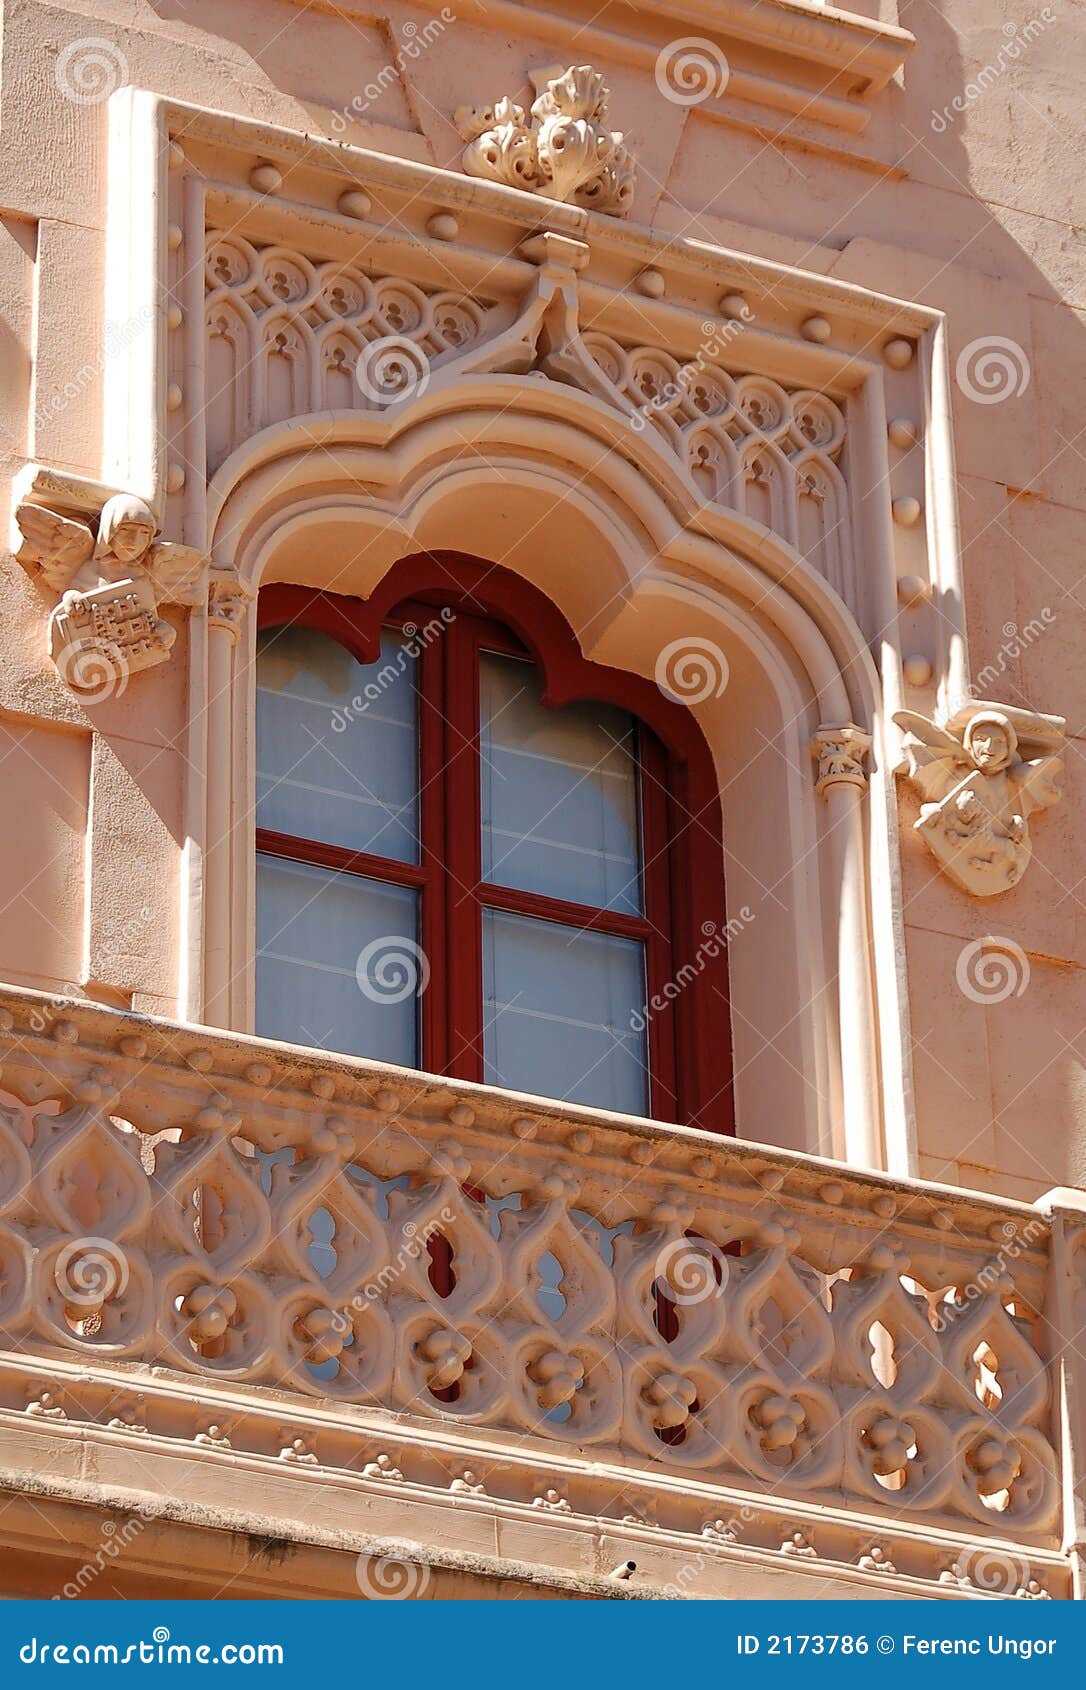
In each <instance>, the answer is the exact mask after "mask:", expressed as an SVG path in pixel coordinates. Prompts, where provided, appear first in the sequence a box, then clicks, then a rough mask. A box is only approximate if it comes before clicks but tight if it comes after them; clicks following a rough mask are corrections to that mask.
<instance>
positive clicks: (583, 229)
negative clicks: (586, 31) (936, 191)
mask: <svg viewBox="0 0 1086 1690" xmlns="http://www.w3.org/2000/svg"><path fill="white" fill-rule="evenodd" d="M137 98H139V99H151V100H153V101H154V103H155V105H156V107H157V108H158V115H159V121H160V122H161V124H162V125H163V126H164V128H165V129H166V131H167V132H168V133H169V134H170V135H171V136H173V137H174V138H175V139H176V140H178V141H180V143H181V145H182V146H186V145H187V144H188V143H189V142H190V141H191V143H193V144H200V145H203V144H209V145H211V146H213V147H217V148H223V149H227V150H228V151H229V152H232V153H235V154H242V155H244V156H245V157H247V158H248V159H250V160H256V159H265V160H270V161H273V162H274V163H275V165H276V166H277V167H278V168H279V169H280V171H281V173H282V175H283V178H284V179H283V183H282V186H281V188H280V189H279V190H278V191H277V192H276V193H275V194H274V195H268V194H265V193H263V192H260V191H254V190H253V189H250V188H248V187H240V186H235V185H233V184H229V185H228V184H226V183H221V184H220V183H218V182H216V181H215V180H214V179H213V178H212V179H211V180H209V181H208V183H207V194H208V200H209V205H210V206H211V208H212V209H214V206H215V200H216V195H217V193H218V192H220V191H222V192H225V193H228V194H229V196H230V199H231V201H232V202H234V209H233V215H232V220H231V227H233V228H236V229H238V231H239V232H241V233H245V232H246V227H245V224H244V222H243V221H238V211H237V207H238V205H239V204H244V203H245V202H246V201H248V202H249V203H251V205H252V207H253V215H254V217H255V218H259V217H260V216H261V215H262V214H264V215H266V214H267V213H268V212H269V211H273V212H274V213H275V215H276V216H277V217H282V216H283V215H286V216H288V217H289V216H292V215H297V216H299V217H301V218H302V219H303V220H304V222H305V223H306V224H307V226H308V227H309V228H310V229H312V228H313V227H314V226H319V225H320V224H324V225H326V226H327V227H329V228H330V229H331V228H339V229H343V230H352V231H354V232H357V231H358V229H359V227H360V224H359V221H358V219H357V218H355V217H351V216H344V215H341V214H340V213H339V212H337V211H334V210H328V211H325V210H323V208H321V207H320V206H318V205H317V204H315V203H314V201H313V198H312V197H311V196H307V197H305V198H303V197H302V196H301V195H299V197H298V198H297V199H296V198H295V193H296V191H297V190H295V189H294V185H293V183H292V181H291V172H292V167H296V168H298V169H299V170H301V169H302V168H304V170H305V172H306V176H307V177H309V176H310V174H311V173H314V174H319V175H320V176H332V177H334V178H335V182H336V185H337V191H338V190H339V189H350V188H351V187H352V186H354V187H357V188H359V189H365V190H367V192H368V193H371V194H372V193H374V192H380V191H381V190H388V191H389V193H391V194H397V193H399V194H403V195H405V196H407V198H408V199H409V201H410V204H411V207H412V208H414V211H415V219H413V220H412V221H414V220H419V221H423V222H424V221H425V217H424V216H423V217H421V218H420V216H419V214H420V213H421V212H423V211H425V212H429V211H430V210H431V209H432V208H433V207H435V206H436V207H444V208H447V209H449V210H451V211H454V212H461V213H463V214H465V215H466V214H468V213H472V214H475V215H478V216H480V217H483V218H485V219H486V220H487V222H488V223H490V224H491V225H492V226H500V225H511V226H513V227H519V228H520V229H522V230H523V231H524V233H525V234H529V233H531V232H533V231H534V230H538V229H540V228H547V229H550V230H554V231H556V232H558V233H561V234H566V235H571V236H574V237H575V238H579V239H581V240H584V241H587V242H588V243H589V246H590V248H591V249H592V251H593V253H595V252H597V251H598V252H600V253H610V254H613V255H614V256H615V257H619V258H626V259H628V261H629V263H630V264H631V266H637V267H638V268H649V267H652V268H655V269H658V270H661V271H662V272H663V273H664V276H665V281H667V280H669V279H670V278H674V279H675V281H676V282H677V283H678V282H680V281H683V280H689V281H696V280H697V279H698V278H706V277H710V276H711V277H712V280H713V285H714V288H715V289H717V290H719V291H720V292H722V293H723V292H725V291H727V290H728V289H743V288H761V289H763V290H765V291H766V292H772V294H773V295H774V297H775V298H776V299H777V300H778V301H780V302H782V303H783V302H785V301H787V302H788V303H789V304H790V305H792V306H794V308H795V309H796V310H797V311H804V312H810V311H813V310H816V309H818V310H824V311H826V312H835V313H837V314H838V315H839V316H840V317H841V318H843V319H847V320H848V321H849V322H853V323H856V324H862V325H864V326H865V327H866V328H868V329H869V330H870V331H872V332H875V333H879V334H886V335H892V334H893V335H919V334H923V333H924V332H925V331H926V330H928V329H932V328H934V327H935V326H936V325H937V324H938V323H939V322H941V321H942V314H941V313H940V312H938V311H934V310H931V309H929V308H927V307H925V306H921V305H917V304H914V303H912V302H910V301H906V300H901V299H895V298H893V297H892V296H891V295H888V294H881V293H878V292H875V291H873V290H872V289H869V288H864V287H859V286H857V285H855V284H854V283H851V282H844V281H838V280H836V279H835V278H833V277H831V276H824V275H821V274H819V273H818V272H816V271H808V270H801V269H797V268H795V267H794V266H790V265H786V264H780V263H777V262H775V261H773V260H771V259H764V258H759V257H755V256H752V255H751V254H749V253H741V252H736V251H733V250H732V249H730V248H728V247H722V246H715V245H713V244H712V243H711V242H708V241H703V240H697V239H694V238H692V237H690V236H676V235H674V234H671V233H668V232H666V231H662V230H656V229H652V228H650V227H648V226H647V225H645V224H641V223H637V222H619V221H618V220H617V219H615V218H613V217H610V216H607V215H605V214H602V213H598V212H591V211H585V210H582V209H581V208H580V207H578V206H572V205H563V204H561V203H560V202H559V201H557V200H541V199H539V198H538V197H537V196H535V195H534V194H529V193H525V192H523V191H521V190H520V189H518V188H507V187H504V186H503V185H501V184H500V183H496V182H485V181H481V180H479V179H477V178H474V177H471V176H466V175H464V174H463V173H461V172H460V171H455V170H442V169H439V168H437V167H436V166H434V165H432V164H421V163H418V162H417V161H415V160H413V159H404V158H395V157H392V156H391V155H389V154H387V153H381V152H374V151H372V150H370V149H368V148H365V147H357V146H349V145H346V144H345V143H343V142H336V141H326V140H323V139H321V138H320V137H318V136H313V135H307V134H302V133H300V132H298V131H297V130H292V129H284V128H281V127H278V126H272V125H270V124H266V123H261V122H259V121H257V120H253V119H249V118H241V117H234V116H228V115H225V114H223V113H221V112H216V111H213V110H210V109H208V108H205V107H200V106H192V105H188V104H185V103H183V102H181V101H176V100H165V99H160V98H159V97H158V96H150V95H138V96H137ZM333 203H334V201H333ZM375 226H377V227H380V230H381V249H382V251H386V252H387V251H391V250H393V249H395V248H397V247H398V246H400V245H403V246H411V247H413V248H415V249H420V248H422V247H426V248H428V249H429V250H431V251H433V252H434V253H435V254H438V255H443V258H442V267H443V269H444V270H445V273H446V274H447V273H448V256H449V254H450V253H451V252H452V251H453V250H457V251H458V252H459V253H460V254H461V258H462V267H463V274H464V280H465V281H467V280H469V279H470V271H471V261H472V260H473V259H474V262H475V264H476V265H477V266H478V268H479V269H480V272H481V273H482V272H485V273H486V274H487V275H489V276H491V277H495V272H496V269H499V268H500V267H501V266H503V265H504V266H521V267H522V269H523V274H524V276H525V277H527V276H528V275H529V274H530V270H529V267H528V266H527V265H526V264H522V261H520V260H517V259H515V258H512V257H506V258H505V259H504V260H503V259H499V258H496V256H495V254H494V253H492V252H490V251H483V250H478V249H476V250H475V251H474V252H472V251H465V250H464V246H465V243H464V242H463V241H462V240H461V241H460V242H452V243H450V242H445V241H442V240H435V239H431V240H427V239H426V237H425V236H420V235H416V234H415V233H414V232H413V230H412V226H411V222H409V221H408V219H407V218H406V217H403V218H399V219H390V218H389V217H388V215H387V213H384V214H382V213H381V212H380V211H379V210H375V213H374V216H373V217H372V219H370V220H368V221H365V222H363V224H362V227H366V228H373V227H375ZM495 279H496V278H495ZM652 303H653V302H649V301H645V300H642V301H641V304H640V307H639V309H641V310H642V311H645V310H646V309H650V308H651V305H652ZM799 345H800V346H801V347H803V348H805V351H806V355H807V356H809V357H817V356H818V355H819V354H821V355H822V356H824V357H826V358H830V357H832V352H830V350H829V349H828V348H826V347H821V346H816V345H813V344H812V343H810V342H803V341H800V343H799ZM853 362H855V360H853Z"/></svg>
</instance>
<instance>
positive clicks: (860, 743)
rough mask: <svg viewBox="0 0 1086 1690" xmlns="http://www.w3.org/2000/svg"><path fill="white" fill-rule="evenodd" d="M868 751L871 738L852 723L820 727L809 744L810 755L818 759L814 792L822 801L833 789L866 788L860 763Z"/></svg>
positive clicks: (864, 773)
mask: <svg viewBox="0 0 1086 1690" xmlns="http://www.w3.org/2000/svg"><path fill="white" fill-rule="evenodd" d="M870 749H871V735H870V734H869V733H865V732H864V730H863V728H858V727H856V726H855V725H854V724H853V723H852V722H838V723H832V724H827V725H825V726H823V727H820V728H819V730H818V732H817V733H816V734H815V736H814V738H813V739H812V741H811V753H812V755H813V756H815V757H817V758H818V779H817V781H816V783H815V791H816V792H817V793H818V796H819V797H820V798H825V796H826V794H827V793H828V792H830V791H831V790H832V789H833V787H835V786H857V787H859V788H860V790H861V791H862V790H863V788H864V787H865V786H866V785H867V770H866V768H865V767H864V764H865V762H866V760H867V753H868V752H869V751H870Z"/></svg>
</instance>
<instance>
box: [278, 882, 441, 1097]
mask: <svg viewBox="0 0 1086 1690" xmlns="http://www.w3.org/2000/svg"><path fill="white" fill-rule="evenodd" d="M256 944H257V956H256V1031H257V1032H258V1033H259V1034H260V1036H261V1037H262V1038H266V1039H285V1040H287V1042H288V1043H290V1044H300V1045H316V1046H317V1047H318V1049H320V1050H336V1051H342V1052H344V1053H345V1054H346V1055H348V1056H375V1057H381V1058H382V1059H383V1060H384V1061H386V1062H398V1063H402V1064H403V1065H404V1066H405V1067H408V1068H413V1067H415V1066H416V1065H417V1063H418V1060H419V1038H418V1019H419V1017H418V995H419V994H418V987H419V986H420V985H421V986H422V987H423V989H425V985H426V975H425V966H424V964H423V963H422V960H421V958H422V953H421V951H420V949H419V946H418V908H417V896H416V894H415V893H414V892H413V891H411V890H410V889H408V888H406V887H403V886H387V885H383V884H382V883H381V882H380V881H379V880H364V879H362V878H361V876H359V875H356V874H337V873H334V872H333V871H332V870H330V869H323V868H314V867H313V866H312V865H311V864H309V863H292V862H285V861H283V860H282V859H281V858H279V857H268V856H264V855H258V856H257V860H256Z"/></svg>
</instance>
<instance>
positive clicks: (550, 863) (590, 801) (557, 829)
mask: <svg viewBox="0 0 1086 1690" xmlns="http://www.w3.org/2000/svg"><path fill="white" fill-rule="evenodd" d="M480 670H481V672H480V677H479V689H480V715H481V729H480V750H481V757H482V797H483V879H484V880H490V881H493V882H494V884H495V885H498V886H515V887H516V888H517V889H518V890H519V891H522V892H543V893H546V894H547V895H548V896H549V897H552V898H566V899H568V900H570V901H571V902H573V903H578V904H590V905H592V906H593V907H594V908H596V909H609V910H621V911H623V912H624V913H626V914H628V915H634V914H640V912H641V877H640V871H639V849H638V791H637V759H636V741H635V736H634V725H633V722H632V720H631V718H630V717H629V716H627V715H625V714H624V713H623V712H622V711H621V710H616V709H613V708H612V707H611V706H610V705H608V704H571V705H567V706H566V707H565V708H564V709H562V710H546V709H544V707H543V704H542V703H541V701H540V690H541V689H540V674H539V671H538V669H536V668H535V666H534V665H533V664H531V663H521V662H518V661H517V660H516V659H515V658H506V657H494V656H490V655H484V656H483V658H482V660H481V665H480Z"/></svg>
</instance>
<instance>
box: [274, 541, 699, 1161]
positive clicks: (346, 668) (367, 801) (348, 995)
mask: <svg viewBox="0 0 1086 1690" xmlns="http://www.w3.org/2000/svg"><path fill="white" fill-rule="evenodd" d="M260 621H261V631H260V635H259V646H258V656H257V717H256V735H257V753H256V779H257V786H256V822H257V835H256V849H257V904H256V909H257V960H256V1006H257V1007H256V1030H257V1032H258V1033H260V1034H261V1035H263V1036H265V1037H270V1038H277V1039H284V1040H287V1041H289V1042H291V1043H296V1044H308V1045H316V1046H320V1047H323V1048H326V1049H329V1050H336V1051H343V1052H348V1053H354V1054H357V1055H363V1056H372V1057H378V1058H381V1059H382V1060H387V1061H390V1062H395V1063H400V1064H403V1065H405V1066H408V1067H420V1066H421V1067H423V1068H426V1069H428V1070H430V1071H433V1072H437V1073H446V1074H450V1075H455V1076H458V1077H460V1078H464V1079H472V1080H481V1081H486V1082H489V1083H493V1084H496V1085H502V1086H506V1087H509V1088H512V1089H514V1090H518V1091H524V1092H529V1093H534V1094H538V1095H542V1096H550V1097H560V1098H562V1099H564V1100H566V1101H570V1102H577V1103H585V1104H589V1105H592V1106H595V1107H599V1108H606V1109H613V1110H618V1111H622V1112H625V1113H630V1114H637V1115H644V1114H649V1115H654V1116H656V1117H657V1118H660V1119H667V1120H676V1119H681V1120H684V1121H686V1122H689V1123H691V1124H695V1125H703V1126H708V1127H711V1128H713V1129H715V1130H730V1126H731V1076H730V1052H729V1044H728V1024H729V1023H728V1005H727V972H726V959H725V956H724V926H725V917H724V898H723V872H722V851H721V844H720V835H719V800H718V798H717V795H716V790H715V783H714V781H713V778H712V770H711V767H710V765H709V758H708V751H707V748H706V747H705V744H704V741H703V740H702V738H701V736H700V733H699V732H698V730H697V728H696V726H695V724H694V723H693V721H692V719H691V718H690V717H689V715H688V713H687V712H685V711H684V710H682V709H681V707H680V706H678V705H677V704H675V703H674V702H672V701H670V700H668V699H666V698H665V697H664V696H663V695H662V694H661V693H660V692H659V691H658V689H657V688H656V687H654V686H652V685H651V683H648V682H643V681H640V680H638V679H636V678H634V677H630V676H627V675H623V674H620V673H619V672H617V671H614V670H609V669H606V668H603V667H601V666H599V665H595V664H592V663H589V662H588V661H586V660H585V658H584V657H583V656H582V655H581V653H580V650H579V648H578V646H577V644H576V641H575V640H574V637H573V635H572V633H571V631H570V630H569V628H568V626H567V625H566V623H565V622H564V621H563V619H562V618H561V617H560V616H559V614H558V613H557V611H556V610H555V609H554V607H553V606H552V605H551V604H550V603H549V601H547V600H546V599H544V598H542V597H541V596H540V595H538V594H537V593H535V591H534V590H533V589H531V588H528V587H527V586H525V584H524V583H523V582H521V581H519V580H517V579H515V578H513V577H510V576H509V575H507V574H506V573H505V572H504V571H502V570H499V569H495V568H492V567H491V566H487V565H482V564H478V563H475V562H471V561H469V560H464V559H458V558H448V557H444V558H442V557H439V558H428V559H418V560H414V559H413V560H408V561H407V562H405V563H403V564H400V565H397V567H396V568H395V569H394V570H393V571H392V572H391V574H390V576H389V577H387V578H386V581H385V582H384V583H382V587H381V589H380V590H379V593H378V594H377V595H375V596H374V597H373V598H372V599H370V600H366V601H360V600H353V599H345V598H341V597H338V596H336V595H332V594H325V593H315V592H312V591H309V590H306V589H301V588H293V587H290V588H288V587H273V588H270V589H268V590H266V591H265V593H264V594H263V595H262V598H261V616H260Z"/></svg>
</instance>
